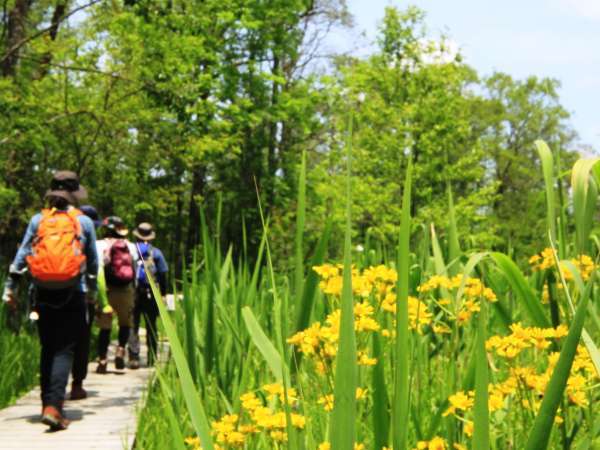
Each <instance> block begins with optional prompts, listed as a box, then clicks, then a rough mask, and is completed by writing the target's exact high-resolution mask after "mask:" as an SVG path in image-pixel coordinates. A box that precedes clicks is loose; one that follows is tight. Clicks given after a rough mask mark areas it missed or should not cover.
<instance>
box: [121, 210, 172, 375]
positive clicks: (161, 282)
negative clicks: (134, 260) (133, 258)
mask: <svg viewBox="0 0 600 450" xmlns="http://www.w3.org/2000/svg"><path fill="white" fill-rule="evenodd" d="M133 235H134V236H135V237H136V239H137V243H136V245H137V251H138V264H137V271H136V280H137V281H136V290H135V308H134V310H133V330H132V333H131V336H130V338H129V368H131V369H137V368H139V366H140V339H139V334H138V333H139V329H140V323H141V320H142V315H143V316H144V322H145V324H146V343H147V345H148V366H151V365H152V364H154V359H155V357H156V351H157V344H156V340H157V331H156V318H157V317H158V314H159V313H158V305H157V304H156V299H155V298H154V295H153V293H152V290H151V289H150V283H149V282H148V274H147V273H146V267H147V268H148V271H149V272H150V274H151V276H152V277H154V279H155V280H156V281H157V282H158V287H159V289H160V293H161V295H162V296H164V295H166V293H167V271H168V268H167V263H166V261H165V257H164V256H163V254H162V252H161V251H160V249H158V248H157V247H154V246H153V245H151V242H152V241H153V240H154V239H155V238H156V233H155V232H154V229H153V227H152V225H151V224H149V223H147V222H143V223H140V224H139V225H138V226H137V228H136V229H135V230H134V231H133ZM144 262H145V264H146V265H145V267H144Z"/></svg>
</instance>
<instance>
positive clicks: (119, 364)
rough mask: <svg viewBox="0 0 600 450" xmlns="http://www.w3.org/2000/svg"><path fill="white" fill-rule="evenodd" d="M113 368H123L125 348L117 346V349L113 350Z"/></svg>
mask: <svg viewBox="0 0 600 450" xmlns="http://www.w3.org/2000/svg"><path fill="white" fill-rule="evenodd" d="M115 368H116V369H117V370H123V369H124V368H125V349H124V348H123V347H117V351H116V352H115Z"/></svg>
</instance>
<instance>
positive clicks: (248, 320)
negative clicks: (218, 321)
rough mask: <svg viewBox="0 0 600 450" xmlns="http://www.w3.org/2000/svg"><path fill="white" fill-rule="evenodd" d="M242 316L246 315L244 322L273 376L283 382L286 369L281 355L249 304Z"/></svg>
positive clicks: (243, 310)
mask: <svg viewBox="0 0 600 450" xmlns="http://www.w3.org/2000/svg"><path fill="white" fill-rule="evenodd" d="M242 316H243V317H244V323H245V324H246V328H247V329H248V334H250V338H251V339H252V342H253V343H254V345H256V348H257V349H258V351H260V353H261V354H262V355H263V358H265V361H266V362H267V365H268V366H269V369H271V372H272V373H273V376H274V377H275V378H276V379H277V381H278V382H279V383H281V382H282V381H283V375H282V374H283V369H284V367H283V360H282V359H281V355H280V354H279V352H278V351H277V349H276V348H275V346H274V345H273V343H271V341H270V340H269V338H268V337H267V335H266V334H265V332H264V331H263V329H262V327H261V326H260V324H259V323H258V320H256V317H255V316H254V313H253V312H252V310H251V309H250V307H249V306H245V307H244V308H243V309H242Z"/></svg>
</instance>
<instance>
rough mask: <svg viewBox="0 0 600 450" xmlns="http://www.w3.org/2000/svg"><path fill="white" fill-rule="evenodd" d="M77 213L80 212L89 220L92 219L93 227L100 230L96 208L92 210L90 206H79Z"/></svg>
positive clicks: (100, 220) (100, 221)
mask: <svg viewBox="0 0 600 450" xmlns="http://www.w3.org/2000/svg"><path fill="white" fill-rule="evenodd" d="M79 211H81V212H82V213H84V214H85V215H86V216H88V217H89V218H90V219H92V222H94V227H96V228H100V226H101V225H102V219H100V216H99V215H98V211H96V208H94V207H93V206H92V205H81V206H80V207H79Z"/></svg>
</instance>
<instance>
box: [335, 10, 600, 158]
mask: <svg viewBox="0 0 600 450" xmlns="http://www.w3.org/2000/svg"><path fill="white" fill-rule="evenodd" d="M347 3H348V7H349V10H350V12H351V13H352V15H353V17H354V23H355V29H354V30H352V31H351V32H341V31H338V32H336V34H335V35H333V36H332V37H331V44H332V45H334V46H335V47H338V50H340V47H342V50H352V51H353V52H357V53H359V54H361V53H362V54H367V53H368V52H369V51H370V49H371V48H372V45H373V42H374V39H375V36H376V33H377V27H378V25H379V23H380V21H381V18H382V16H383V12H384V8H385V7H386V6H389V5H394V6H398V7H400V8H405V7H406V6H407V5H408V4H412V5H416V6H418V7H420V8H421V9H423V10H424V11H425V12H426V19H425V22H426V25H427V30H428V31H429V33H428V34H430V36H431V35H432V37H435V36H439V35H441V34H444V35H445V36H447V37H448V38H449V39H451V40H453V41H455V42H456V43H457V44H458V46H459V48H460V52H461V54H462V55H463V56H464V59H465V62H466V63H467V64H469V65H471V66H473V67H474V68H476V69H477V70H478V72H479V73H480V74H483V75H486V74H491V73H492V72H493V71H502V72H506V73H509V74H510V75H512V76H513V77H515V78H525V77H527V76H529V75H536V76H539V77H551V78H556V79H558V80H559V81H560V82H561V85H562V86H561V89H560V91H559V94H560V98H561V104H562V105H563V106H564V107H565V108H566V109H567V110H568V111H569V112H570V113H571V125H572V127H573V128H574V129H575V130H576V131H577V133H578V134H579V137H580V143H581V145H582V146H583V145H591V146H593V148H594V150H595V151H596V152H599V151H600V111H597V110H598V109H599V108H600V0H518V1H517V0H500V1H498V0H495V1H492V0H411V1H410V2H406V1H397V0H347ZM343 47H345V48H343Z"/></svg>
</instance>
